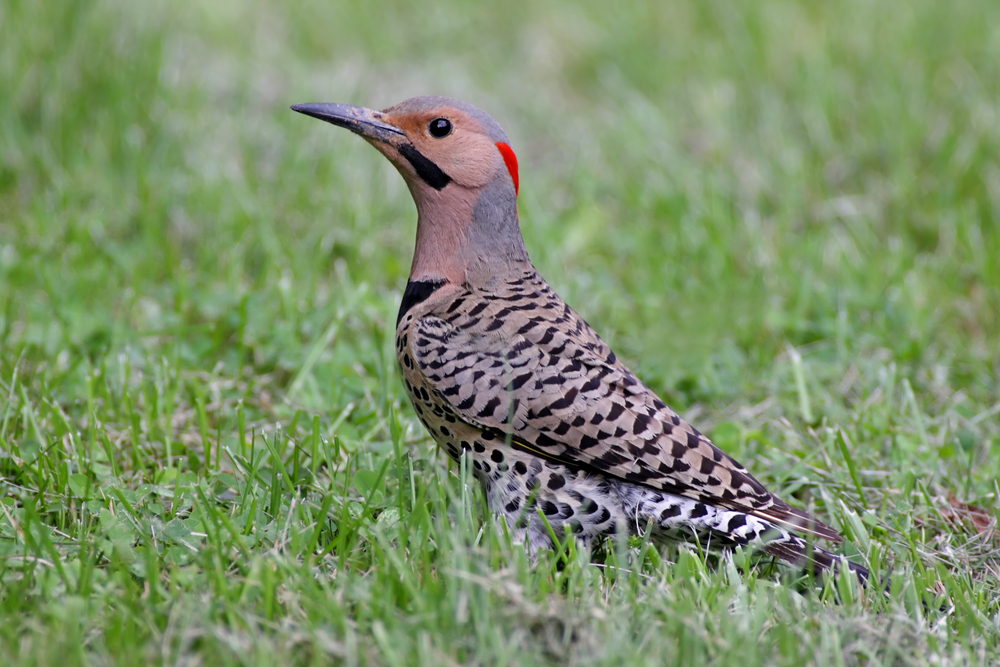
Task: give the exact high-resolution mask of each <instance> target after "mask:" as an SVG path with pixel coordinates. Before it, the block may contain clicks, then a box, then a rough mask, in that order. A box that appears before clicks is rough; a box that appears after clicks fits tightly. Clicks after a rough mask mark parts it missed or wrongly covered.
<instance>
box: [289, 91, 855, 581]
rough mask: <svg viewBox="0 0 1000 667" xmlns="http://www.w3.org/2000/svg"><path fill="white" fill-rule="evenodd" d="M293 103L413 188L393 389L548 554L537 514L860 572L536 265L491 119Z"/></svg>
mask: <svg viewBox="0 0 1000 667" xmlns="http://www.w3.org/2000/svg"><path fill="white" fill-rule="evenodd" d="M292 109H294V110H295V111H298V112H300V113H303V114H306V115H309V116H312V117H314V118H318V119H320V120H324V121H327V122H329V123H332V124H334V125H337V126H339V127H345V128H347V129H349V130H351V131H352V132H354V133H356V134H359V135H361V136H362V137H363V138H364V139H365V140H367V141H368V143H370V144H371V145H372V146H374V147H375V148H376V149H378V151H379V152H381V153H382V154H383V155H384V156H385V157H386V158H388V159H389V161H390V162H392V164H393V165H394V166H395V167H396V169H397V170H398V171H399V173H400V174H401V175H402V176H403V179H404V180H405V181H406V184H407V186H409V189H410V193H411V194H412V195H413V200H414V202H415V203H416V206H417V238H416V248H415V251H414V255H413V265H412V267H411V269H410V277H409V282H408V283H407V285H406V290H405V292H404V293H403V300H402V303H401V304H400V307H399V315H398V317H397V320H396V355H397V358H398V360H399V365H400V368H401V370H402V375H403V383H404V384H405V386H406V392H407V394H408V395H409V397H410V400H411V401H412V402H413V407H414V409H415V410H416V413H417V415H418V417H419V418H420V420H421V421H422V422H423V424H424V426H426V427H427V430H428V431H429V432H430V434H431V435H432V436H433V438H434V440H436V441H437V443H438V444H439V445H440V446H441V447H442V448H444V450H445V451H447V452H448V454H449V455H451V456H452V457H454V458H455V459H459V458H460V457H461V456H462V455H463V453H464V455H466V456H469V457H471V459H472V465H473V467H474V470H475V475H476V476H477V477H478V479H479V480H480V481H481V482H482V484H483V486H484V488H485V492H486V497H487V499H488V503H489V507H490V509H491V511H493V512H495V513H496V514H498V515H499V516H501V517H503V518H504V519H505V520H506V521H507V523H508V525H509V527H510V530H511V533H512V534H513V535H514V536H515V538H516V539H518V540H520V541H527V542H528V543H529V545H530V546H531V547H533V548H539V547H541V548H544V547H550V546H551V538H550V532H549V529H548V527H547V526H546V525H545V524H546V522H547V523H548V524H549V526H551V528H552V529H554V530H555V532H556V534H557V535H562V534H565V532H571V533H573V534H574V535H575V536H576V537H577V539H578V540H580V542H581V543H583V544H590V543H591V541H592V540H593V539H594V538H597V537H599V536H603V535H621V534H626V533H632V534H641V533H642V532H643V531H644V530H645V529H646V527H647V526H652V528H653V530H654V531H655V534H656V535H658V536H661V537H665V538H668V539H687V540H692V539H693V540H697V541H699V542H700V543H701V545H702V546H705V547H709V548H713V547H714V548H717V549H722V550H726V549H732V548H734V547H736V546H738V545H744V546H746V547H748V548H756V549H760V550H762V551H764V552H765V553H768V554H771V555H773V556H776V557H778V558H779V559H781V560H784V561H787V562H788V563H792V564H795V565H798V566H805V567H810V568H811V569H813V570H814V571H816V572H823V571H829V570H839V569H840V568H842V567H845V566H846V567H848V568H850V569H851V570H853V571H854V572H856V573H857V574H858V576H859V578H860V579H861V581H862V582H864V581H865V580H867V578H868V571H867V570H865V569H864V568H863V567H861V566H859V565H857V564H855V563H851V562H848V561H847V560H846V559H844V558H843V557H841V556H837V555H834V554H833V553H831V552H829V551H826V550H824V549H821V548H819V547H815V546H813V545H811V544H810V543H808V542H807V541H806V540H805V539H803V537H801V536H800V535H805V536H808V537H810V538H824V539H827V540H833V541H840V540H841V539H842V538H841V537H840V536H839V535H838V534H837V532H836V531H835V530H834V529H833V528H831V527H830V526H828V525H826V524H824V523H822V522H820V521H819V520H817V519H815V518H813V517H811V516H810V515H809V514H807V513H806V512H805V511H803V510H801V509H798V508H796V507H792V506H791V505H789V504H788V503H786V502H784V501H783V500H781V499H780V498H778V497H776V496H775V495H773V494H771V493H770V492H769V491H768V490H767V489H766V488H764V486H763V485H762V484H761V483H760V482H758V481H757V480H756V479H755V478H754V477H753V476H752V475H751V474H750V473H749V472H747V470H746V468H744V467H743V466H742V465H740V464H739V463H738V462H737V461H736V460H734V459H733V458H732V457H730V456H729V455H728V454H726V453H725V452H723V451H722V450H721V449H719V448H718V447H716V446H715V445H713V444H712V442H711V441H710V440H709V439H708V438H707V437H705V436H704V435H703V434H701V433H700V432H698V430H697V429H695V428H694V427H693V426H691V425H689V424H688V423H687V422H686V421H684V420H683V419H681V417H680V416H679V415H678V414H677V413H676V412H674V411H673V410H671V409H670V408H669V407H667V405H666V404H665V403H664V402H663V401H662V400H660V398H659V397H658V396H657V395H656V394H655V393H654V392H653V391H652V390H651V389H649V387H647V386H646V385H645V384H643V383H642V381H640V380H639V379H638V378H637V377H636V376H635V375H634V374H633V373H632V371H630V370H629V369H628V368H626V367H625V365H624V364H622V362H621V361H620V360H619V359H618V358H617V357H616V356H615V353H614V352H612V351H611V349H610V348H609V347H608V346H607V344H605V342H604V341H603V340H601V338H600V336H598V335H597V333H595V332H594V330H593V329H591V328H590V326H589V325H588V324H587V323H586V322H585V321H584V320H583V318H581V317H580V316H579V315H577V313H576V312H574V311H573V310H572V309H571V308H570V307H569V306H568V305H566V303H565V302H563V300H562V299H561V298H559V296H558V295H557V294H556V293H555V292H554V291H553V290H552V288H551V287H549V285H548V284H547V283H546V282H545V280H544V279H543V278H542V277H541V276H540V275H538V272H537V271H536V270H535V268H534V267H533V266H532V264H531V261H530V260H529V259H528V252H527V250H526V248H525V245H524V241H523V239H522V237H521V230H520V226H519V222H518V214H517V194H518V171H517V158H516V157H515V155H514V151H513V150H512V149H511V147H510V142H509V140H508V139H507V135H506V134H505V133H504V131H503V130H502V129H501V128H500V125H499V124H498V123H497V122H496V121H495V120H493V118H491V117H490V116H489V115H487V114H486V113H485V112H483V111H481V110H480V109H478V108H476V107H474V106H472V105H470V104H466V103H464V102H459V101H457V100H451V99H447V98H443V97H416V98H413V99H409V100H406V101H405V102H401V103H400V104H397V105H395V106H392V107H389V108H388V109H385V110H384V111H374V110H371V109H365V108H362V107H356V106H348V105H343V104H300V105H296V106H293V107H292ZM539 512H540V513H541V515H544V517H545V520H544V521H543V519H542V516H541V515H540V514H539Z"/></svg>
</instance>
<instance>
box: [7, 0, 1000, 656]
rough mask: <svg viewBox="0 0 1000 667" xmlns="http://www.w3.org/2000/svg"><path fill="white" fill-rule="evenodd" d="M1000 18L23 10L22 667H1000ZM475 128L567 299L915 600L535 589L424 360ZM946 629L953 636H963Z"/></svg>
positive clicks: (761, 585)
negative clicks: (407, 124)
mask: <svg viewBox="0 0 1000 667" xmlns="http://www.w3.org/2000/svg"><path fill="white" fill-rule="evenodd" d="M998 26H1000V4H998V3H996V2H993V1H991V0H962V1H960V2H957V3H942V2H934V1H933V0H912V1H910V2H902V1H892V0H878V1H870V0H836V1H834V2H826V3H822V2H799V3H796V2H791V1H790V0H759V1H756V2H750V1H743V0H737V1H735V2H722V1H721V0H720V1H715V0H711V1H701V0H690V1H685V2H671V3H665V2H662V0H654V1H649V2H636V3H626V4H623V5H621V6H614V7H613V6H612V5H609V4H608V3H599V2H596V1H595V0H579V1H573V2H571V1H569V0H552V1H547V2H528V1H527V0H524V1H521V2H508V3H499V4H496V3H470V2H459V1H458V0H449V1H448V2H441V3H435V4H434V5H430V4H424V3H419V4H418V3H408V2H399V1H393V0H370V1H369V2H364V3H362V2H354V3H341V2H317V1H316V0H296V1H292V2H267V1H264V0H258V1H251V2H243V3H241V2H235V1H233V0H215V1H210V2H194V1H192V0H177V1H176V2H173V3H166V2H124V1H123V0H88V1H84V0H52V1H50V2H41V1H39V0H4V1H3V2H2V4H0V664H4V665H7V664H10V665H22V664H23V665H58V666H59V667H71V666H74V665H130V664H135V665H149V664H156V665H201V664H206V665H233V664H240V665H244V664H245V665H251V664H252V665H269V664H275V665H292V664H295V665H298V664H329V663H331V662H333V663H336V664H344V665H406V664H421V665H451V664H511V665H549V664H569V665H632V664H635V665H657V666H658V665H697V664H702V663H707V662H709V661H711V662H712V663H713V664H715V665H720V666H725V665H738V666H739V667H751V666H752V665H763V664H770V665H789V666H792V665H795V666H797V665H805V664H811V665H889V664H926V665H944V664H948V665H963V664H976V665H979V664H989V663H996V662H997V661H1000V558H998V557H997V549H998V546H1000V534H998V532H997V517H998V496H1000V488H998V483H997V479H998V476H1000V28H998ZM421 94H443V95H448V96H452V97H457V98H460V99H463V100H466V101H469V102H472V103H474V104H476V105H478V106H480V107H482V108H484V109H486V110H487V111H489V112H490V113H491V114H492V115H493V116H494V117H495V118H497V119H498V120H499V121H500V123H501V124H502V125H503V126H504V127H505V129H506V130H507V132H508V134H509V135H510V137H511V142H512V145H513V148H514V150H515V151H517V154H518V158H519V162H520V173H521V188H520V198H519V209H520V218H521V224H522V227H523V230H524V234H525V239H526V242H527V245H528V248H529V250H530V252H531V254H532V258H533V260H534V262H535V265H536V266H537V267H538V268H539V270H540V272H541V273H542V274H543V275H544V276H546V277H547V278H548V280H549V281H550V282H551V283H552V285H553V286H554V287H555V289H556V290H557V291H558V292H559V293H560V294H561V295H562V296H563V297H564V298H565V299H566V300H567V301H568V302H569V303H570V304H572V305H573V306H574V307H575V308H576V310H577V311H579V312H580V313H581V314H582V315H583V316H584V317H585V318H586V319H587V320H588V321H589V322H590V323H591V324H592V325H593V326H594V327H595V328H596V329H597V330H598V331H599V332H601V334H602V335H603V336H604V337H605V339H606V340H608V342H609V343H611V345H612V346H613V347H614V348H615V350H616V351H617V353H618V355H619V356H620V357H621V358H623V359H624V360H626V362H627V363H628V364H629V365H630V366H631V367H632V368H633V369H634V370H635V371H636V372H637V373H638V374H639V375H640V377H642V378H643V380H644V381H645V382H646V383H647V384H649V385H650V386H651V387H652V388H653V389H654V390H655V391H657V392H658V393H659V394H660V395H661V396H662V397H663V398H664V399H665V400H667V402H668V403H670V404H671V405H672V406H674V407H675V408H676V409H678V410H679V411H681V412H682V414H684V415H685V416H686V417H687V418H689V419H690V420H691V421H693V422H694V423H695V425H697V426H698V427H699V428H700V429H701V430H702V431H704V432H705V433H706V434H708V435H710V436H712V437H713V439H714V440H715V442H716V443H717V444H718V445H719V446H720V447H722V448H723V449H725V450H726V451H728V452H730V453H732V454H733V455H734V456H736V458H737V459H739V460H740V461H742V462H743V463H745V464H746V465H747V467H748V468H749V469H750V470H751V471H752V472H753V473H754V474H755V475H756V476H757V477H758V478H759V479H761V480H762V481H763V482H764V483H765V484H766V485H767V486H768V487H769V488H770V489H771V490H773V491H775V492H776V493H778V495H780V496H782V497H784V498H786V499H788V500H790V501H791V502H793V503H794V504H796V505H798V506H800V507H803V508H806V509H807V510H809V511H811V512H813V513H815V514H816V515H817V516H818V517H819V518H821V519H822V520H824V521H826V522H828V523H830V524H832V525H833V526H835V527H836V528H837V529H838V530H840V531H841V532H842V533H843V534H844V535H845V536H846V537H847V542H846V543H845V544H844V545H843V546H841V547H837V548H839V549H841V550H842V552H843V553H845V554H847V555H848V556H849V557H851V558H852V559H855V560H857V561H858V562H860V563H864V564H866V565H867V566H869V567H871V568H872V570H873V571H874V572H876V573H877V574H878V576H879V577H881V578H885V577H888V576H889V575H890V574H891V577H892V584H891V595H890V596H889V599H884V598H883V596H882V595H881V593H880V592H879V591H878V590H868V591H864V590H858V589H856V588H854V587H852V586H851V582H850V581H849V580H848V579H846V578H845V579H842V580H840V581H837V582H828V583H827V585H826V586H825V587H819V588H817V587H815V586H811V585H810V584H809V583H808V582H803V580H802V576H801V573H798V572H795V571H794V570H790V569H786V568H782V567H778V566H776V565H775V563H773V562H772V561H771V560H769V559H761V558H758V557H755V556H754V555H753V554H748V553H737V554H736V555H735V556H734V557H733V558H721V559H720V558H718V557H715V556H713V555H711V554H704V553H701V552H699V551H698V550H697V549H694V548H692V549H687V548H676V547H674V548H664V549H660V548H659V547H657V546H656V545H651V544H648V543H644V542H642V541H639V540H632V541H630V542H619V543H607V544H605V545H603V547H602V548H601V549H600V550H599V551H598V552H597V553H595V554H593V555H590V554H586V553H582V552H578V551H576V550H575V549H574V548H573V547H572V546H571V545H570V546H567V548H566V549H565V550H564V551H563V552H561V553H558V554H557V553H543V554H542V556H541V557H540V559H539V561H538V562H537V563H532V562H530V561H529V560H528V559H527V558H526V557H525V554H524V552H523V549H522V548H520V547H518V546H516V545H512V544H511V543H510V540H509V538H508V537H507V535H506V534H505V533H504V532H503V531H502V530H500V529H498V527H497V525H496V524H495V523H493V522H492V521H490V520H489V518H488V514H487V512H486V510H485V500H484V498H483V495H482V492H481V490H480V489H479V488H478V486H477V485H476V484H475V482H474V480H473V479H472V477H471V475H470V473H469V471H468V470H467V469H465V467H464V466H460V465H455V464H453V463H449V459H448V457H447V456H446V455H444V454H442V453H441V452H439V451H437V449H436V448H435V446H434V444H433V442H432V441H431V440H430V438H429V437H428V435H427V434H426V432H425V431H424V430H423V429H422V427H421V425H420V423H419V422H418V420H417V418H416V416H415V414H414V413H413V411H412V409H411V407H410V405H409V403H408V401H407V399H406V396H405V394H404V391H403V387H402V385H401V382H400V378H399V372H398V370H397V368H396V363H395V359H394V356H393V345H392V338H393V333H394V331H393V326H394V323H395V313H396V308H397V304H398V302H399V299H400V297H401V294H402V290H403V287H404V286H405V283H406V276H407V271H408V267H409V262H410V258H411V253H412V243H413V236H414V230H415V217H416V216H415V211H414V208H413V204H412V201H411V199H410V196H409V193H408V192H407V190H406V187H405V185H404V183H403V181H402V179H400V178H399V176H398V175H397V174H396V173H395V171H394V170H393V169H392V167H391V165H389V164H388V163H387V162H386V161H385V160H384V159H383V158H382V157H381V156H379V155H378V154H377V153H376V152H375V151H374V150H372V149H371V148H370V147H368V146H367V145H365V143H364V142H363V141H361V140H359V139H358V138H357V137H354V136H352V135H350V133H348V132H345V131H343V130H337V129H335V128H333V127H331V126H328V125H323V124H321V123H317V122H316V121H314V120H310V119H308V118H304V117H302V116H300V115H297V114H295V113H293V112H291V111H290V110H289V109H288V106H289V105H290V104H294V103H300V102H345V103H351V104H361V105H365V106H371V107H376V108H382V107H386V106H389V105H391V104H393V103H396V102H399V101H401V100H403V99H405V98H408V97H411V96H414V95H421ZM942 609H943V610H944V611H941V610H942Z"/></svg>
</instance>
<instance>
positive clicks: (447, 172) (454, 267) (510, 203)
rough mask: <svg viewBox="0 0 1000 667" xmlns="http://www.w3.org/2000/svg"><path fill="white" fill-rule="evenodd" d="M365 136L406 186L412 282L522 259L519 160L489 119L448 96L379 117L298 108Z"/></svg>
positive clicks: (341, 108)
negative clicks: (410, 203) (413, 214)
mask: <svg viewBox="0 0 1000 667" xmlns="http://www.w3.org/2000/svg"><path fill="white" fill-rule="evenodd" d="M292 109H293V110H294V111H298V112H299V113H303V114H306V115H307V116H312V117H313V118H319V119H320V120H325V121H327V122H328V123H332V124H334V125H337V126H339V127H345V128H347V129H349V130H351V131H352V132H354V133H355V134H359V135H361V136H362V137H364V139H365V140H367V141H368V143H370V144H371V145H373V146H374V147H375V148H377V149H378V150H379V152H381V153H382V154H383V155H385V157H386V158H388V159H389V161H390V162H392V164H393V165H394V166H395V167H396V169H397V170H398V171H399V173H400V174H401V175H402V176H403V178H404V179H405V180H406V183H407V185H408V186H409V188H410V193H411V194H412V195H413V199H414V201H415V203H416V205H417V211H418V216H419V222H418V228H417V247H416V251H415V254H414V266H413V270H412V271H411V278H425V277H434V275H435V274H444V275H441V276H440V277H444V278H446V279H449V280H455V279H458V278H459V275H458V274H459V273H462V274H463V275H464V272H465V271H466V270H467V269H468V268H469V267H470V266H472V265H473V264H483V263H484V262H488V263H490V264H497V263H498V262H502V263H508V264H509V263H510V262H512V261H527V252H526V251H525V250H524V242H523V241H522V240H521V231H520V227H519V226H518V222H517V191H518V173H517V157H515V155H514V151H513V150H512V149H511V147H510V142H509V140H508V139H507V135H506V134H505V133H504V131H503V129H502V128H501V127H500V125H499V123H497V122H496V121H495V120H493V118H491V117H490V116H489V114H487V113H486V112H484V111H482V110H481V109H478V108H476V107H474V106H472V105H471V104H466V103H465V102H459V101H458V100H452V99H448V98H445V97H414V98H411V99H408V100H406V101H405V102H400V103H399V104H396V105H394V106H391V107H389V108H388V109H384V110H382V111H375V110H373V109H366V108H364V107H357V106H351V105H347V104H297V105H295V106H293V107H292Z"/></svg>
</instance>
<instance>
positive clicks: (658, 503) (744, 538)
mask: <svg viewBox="0 0 1000 667" xmlns="http://www.w3.org/2000/svg"><path fill="white" fill-rule="evenodd" d="M782 504H783V503H782ZM630 513H632V514H633V516H635V518H636V520H637V521H636V525H637V527H641V526H642V525H645V523H646V521H648V520H649V519H650V518H652V519H653V522H654V529H655V530H656V531H657V533H658V535H659V536H660V537H662V538H665V539H670V540H687V539H690V538H692V537H693V538H695V539H696V540H698V541H699V542H700V543H701V544H702V545H703V546H705V547H707V548H714V549H721V550H729V549H733V548H735V547H737V546H743V547H749V548H755V549H759V550H760V551H763V552H764V553H767V554H770V555H772V556H775V557H777V558H780V559H781V560H782V561H784V562H786V563H788V564H790V565H795V566H797V567H802V568H806V569H809V570H812V571H813V572H814V573H815V574H817V575H826V574H836V573H837V572H840V571H842V570H843V569H844V568H847V569H848V570H849V571H851V572H854V573H855V574H856V575H857V577H858V581H859V582H860V583H861V585H862V586H865V585H867V584H868V581H869V579H870V578H871V573H870V572H869V571H868V569H867V568H865V567H863V566H861V565H858V564H857V563H854V562H851V561H849V560H847V558H845V557H844V556H838V555H836V554H834V553H832V552H830V551H827V550H826V549H822V548H820V547H817V546H815V545H813V544H810V543H808V542H806V540H804V539H803V538H802V537H799V536H798V535H796V534H794V533H792V532H791V531H790V529H794V530H797V531H801V532H803V533H806V534H808V535H811V536H817V537H824V538H826V539H834V540H837V541H841V540H842V539H843V538H841V537H840V535H838V534H837V532H836V531H835V530H833V528H831V527H829V526H827V525H826V524H823V523H821V522H819V521H817V520H816V519H813V518H812V517H810V516H809V515H808V514H806V513H805V512H804V511H802V510H796V509H794V508H792V507H791V506H788V505H785V506H784V508H782V507H780V506H776V507H772V508H769V510H768V511H762V512H755V513H754V514H748V513H746V512H742V511H739V510H733V509H723V508H719V507H715V506H713V505H709V504H707V503H703V502H700V501H697V500H692V499H690V498H685V497H682V496H673V495H665V494H662V493H652V492H651V493H648V494H645V495H644V497H641V498H638V499H636V502H635V504H634V506H633V507H632V508H630Z"/></svg>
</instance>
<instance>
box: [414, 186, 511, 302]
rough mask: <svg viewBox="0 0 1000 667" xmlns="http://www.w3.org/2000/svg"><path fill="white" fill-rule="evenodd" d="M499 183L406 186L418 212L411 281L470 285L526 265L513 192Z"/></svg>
mask: <svg viewBox="0 0 1000 667" xmlns="http://www.w3.org/2000/svg"><path fill="white" fill-rule="evenodd" d="M504 185H505V184H503V183H498V184H493V185H489V186H487V187H485V188H478V189H470V188H464V187H462V186H460V185H458V184H451V185H449V186H447V187H446V188H444V189H443V190H441V191H438V190H433V189H430V188H423V187H421V188H414V187H411V188H410V191H411V193H412V194H413V199H414V201H415V202H416V204H417V212H418V217H417V241H416V247H415V248H414V252H413V265H412V266H411V267H410V280H411V281H420V282H439V281H442V280H443V281H446V282H450V283H454V284H458V285H461V284H466V283H470V284H475V283H479V282H482V281H483V280H486V279H488V278H490V277H491V276H492V277H496V276H500V275H506V274H508V273H510V272H514V271H516V272H520V271H523V270H524V268H525V267H526V266H530V261H529V259H528V251H527V249H526V248H525V246H524V239H523V238H522V237H521V228H520V225H519V224H518V219H517V196H516V194H515V193H514V191H513V188H511V187H510V186H509V184H507V187H506V188H505V187H504Z"/></svg>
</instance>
